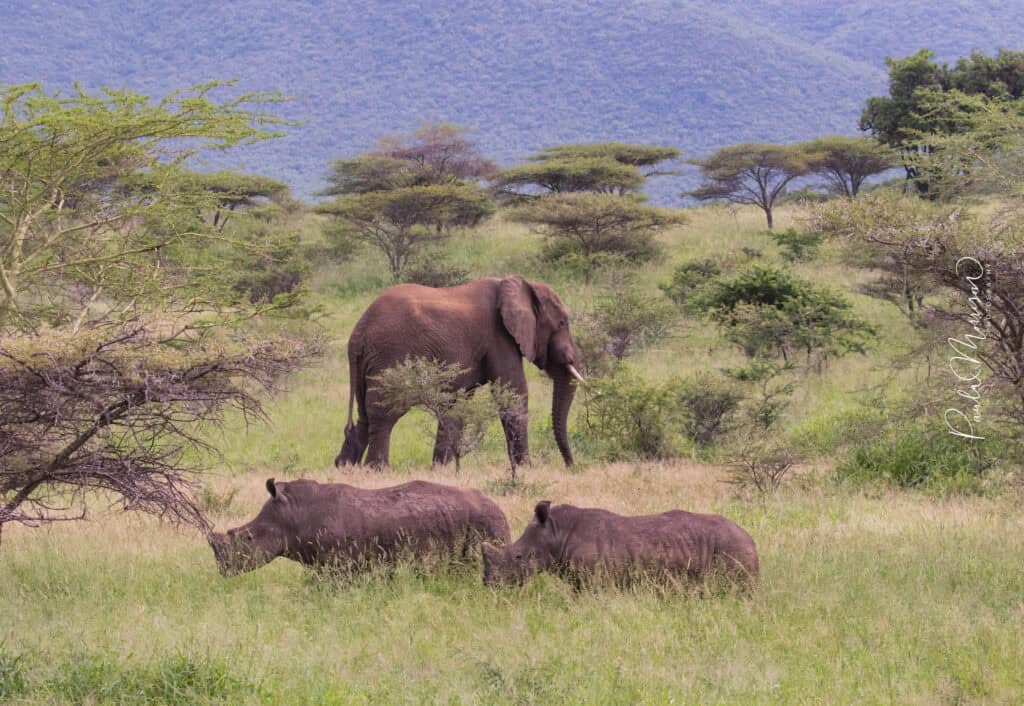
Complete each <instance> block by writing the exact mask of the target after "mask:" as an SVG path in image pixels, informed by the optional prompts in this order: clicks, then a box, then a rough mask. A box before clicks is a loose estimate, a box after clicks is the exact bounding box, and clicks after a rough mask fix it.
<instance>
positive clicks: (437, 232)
mask: <svg viewBox="0 0 1024 706" xmlns="http://www.w3.org/2000/svg"><path fill="white" fill-rule="evenodd" d="M317 211H318V212H320V213H324V214H327V215H330V216H333V217H334V218H336V219H338V221H339V222H340V223H341V225H342V227H343V230H342V231H341V234H342V236H343V237H351V238H353V239H355V240H357V241H361V242H364V243H368V244H370V245H372V246H373V247H375V248H377V249H378V250H380V251H381V252H382V253H383V254H384V256H385V257H386V258H387V261H388V270H389V271H390V273H391V276H392V277H393V278H394V279H395V280H398V279H399V278H400V277H401V275H402V272H403V271H404V270H405V269H406V267H407V266H408V265H409V263H410V261H411V260H412V259H413V258H414V257H415V256H416V255H417V254H418V252H419V251H421V250H422V249H423V247H424V246H426V245H428V244H430V243H435V242H438V241H440V240H443V239H444V238H445V237H446V234H447V229H449V228H451V227H457V226H471V225H475V224H477V223H478V222H479V221H480V220H481V219H482V218H484V217H485V216H487V215H489V214H490V213H492V212H493V205H492V203H491V200H490V198H489V197H488V196H487V194H486V193H484V191H483V190H482V189H481V188H479V187H478V186H476V185H473V184H468V183H461V184H434V185H429V186H406V187H400V188H396V189H391V190H388V191H369V192H366V193H361V194H349V195H346V196H340V197H338V198H337V199H335V200H334V201H331V202H328V203H325V204H321V205H320V206H318V207H317Z"/></svg>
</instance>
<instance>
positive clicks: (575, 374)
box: [566, 365, 586, 382]
mask: <svg viewBox="0 0 1024 706" xmlns="http://www.w3.org/2000/svg"><path fill="white" fill-rule="evenodd" d="M566 367H567V368H569V372H570V373H571V374H572V376H573V377H574V378H576V379H577V380H579V381H580V382H586V380H584V379H583V376H582V375H580V371H579V370H577V369H576V367H575V366H573V365H568V366H566Z"/></svg>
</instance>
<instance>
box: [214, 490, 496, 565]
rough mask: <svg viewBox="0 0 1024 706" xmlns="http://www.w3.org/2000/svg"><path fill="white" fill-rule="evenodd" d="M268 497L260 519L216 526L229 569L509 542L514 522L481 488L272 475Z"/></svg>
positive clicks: (221, 561)
mask: <svg viewBox="0 0 1024 706" xmlns="http://www.w3.org/2000/svg"><path fill="white" fill-rule="evenodd" d="M267 492H269V493H270V499H269V500H267V502H266V503H265V504H264V505H263V509H262V510H260V513H259V514H258V515H257V516H256V518H255V519H254V520H252V521H251V522H249V523H248V524H245V525H242V526H241V527H236V528H235V529H230V530H228V532H227V534H217V533H212V534H210V536H209V538H208V539H209V542H210V546H211V547H213V554H214V556H215V557H216V558H217V564H218V566H219V567H220V571H221V573H222V574H224V575H225V576H230V575H233V574H238V573H242V572H245V571H251V570H252V569H255V568H258V567H260V566H262V565H264V564H266V563H267V562H269V561H271V560H273V559H275V558H276V557H279V556H283V557H287V558H289V559H293V560H295V561H298V562H301V563H303V564H306V565H311V566H315V565H324V564H338V563H340V564H342V565H347V566H350V567H359V566H366V565H369V564H372V563H394V562H395V561H396V560H397V559H398V558H400V557H401V556H403V555H408V556H411V557H413V558H420V557H423V556H426V555H433V554H442V555H444V554H447V555H451V556H454V555H456V554H462V555H464V556H469V555H470V552H471V551H475V546H476V544H477V543H479V542H480V541H483V540H493V541H496V542H501V543H507V542H508V541H509V529H508V521H507V520H506V519H505V515H504V514H503V513H502V511H501V509H500V508H499V507H498V506H497V505H496V504H495V503H494V501H492V500H490V499H489V498H487V497H486V496H485V495H484V494H483V493H481V492H480V491H478V490H473V489H468V488H453V487H451V486H446V485H439V484H437V483H428V482H426V481H413V482H411V483H403V484H402V485H396V486H393V487H391V488H381V489H379V490H363V489H361V488H356V487H355V486H351V485H347V484H345V483H318V482H316V481H312V480H294V481H291V482H287V483H275V482H274V479H273V478H271V479H269V480H267Z"/></svg>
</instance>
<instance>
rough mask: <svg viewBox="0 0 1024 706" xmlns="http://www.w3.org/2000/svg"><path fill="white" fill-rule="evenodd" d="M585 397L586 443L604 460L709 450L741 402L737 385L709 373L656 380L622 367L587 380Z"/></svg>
mask: <svg viewBox="0 0 1024 706" xmlns="http://www.w3.org/2000/svg"><path fill="white" fill-rule="evenodd" d="M585 395H586V397H585V399H584V404H583V407H584V414H583V424H584V428H585V430H586V431H585V437H586V438H585V439H584V442H585V443H586V445H588V446H590V447H591V448H593V449H594V452H595V453H596V454H597V455H598V456H600V457H601V458H604V459H607V460H623V459H634V458H639V459H664V458H673V457H676V456H678V455H679V451H680V449H681V448H682V447H685V446H686V445H687V444H688V443H689V444H696V445H698V446H704V447H706V446H710V445H712V444H714V443H715V442H716V441H718V440H719V439H720V438H721V437H722V436H724V435H725V433H726V432H727V431H728V430H729V428H730V422H731V417H732V415H733V414H734V413H735V411H736V409H737V408H738V406H739V404H740V401H741V400H742V394H741V392H740V390H739V388H738V387H736V386H735V385H734V384H732V383H731V382H729V381H727V380H724V379H721V378H716V377H713V376H712V375H710V374H704V375H699V376H698V377H696V378H694V379H692V380H680V379H679V378H669V379H668V380H665V381H663V382H656V381H652V380H648V379H647V378H645V377H644V376H643V375H641V374H640V373H639V372H638V371H637V370H635V369H633V368H630V367H628V366H624V365H620V366H617V367H615V368H614V370H613V372H612V373H611V374H610V375H608V376H605V377H595V378H591V379H590V380H589V381H588V384H587V387H586V389H585Z"/></svg>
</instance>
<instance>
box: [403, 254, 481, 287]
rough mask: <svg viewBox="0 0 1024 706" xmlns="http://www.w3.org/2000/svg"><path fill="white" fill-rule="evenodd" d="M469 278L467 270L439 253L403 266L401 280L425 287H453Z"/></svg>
mask: <svg viewBox="0 0 1024 706" xmlns="http://www.w3.org/2000/svg"><path fill="white" fill-rule="evenodd" d="M468 280H469V270H466V269H463V268H461V267H456V266H455V265H452V264H451V263H449V262H446V261H445V260H444V259H443V258H442V257H441V256H440V255H437V256H435V257H430V258H425V259H423V260H422V261H420V262H416V263H413V264H411V265H409V266H408V267H406V268H405V271H404V272H403V273H402V281H403V282H409V283H412V284H422V285H423V286H425V287H454V286H456V285H459V284H463V283H464V282H466V281H468Z"/></svg>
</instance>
